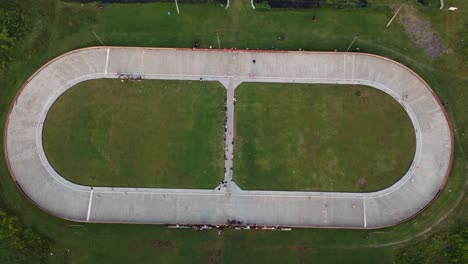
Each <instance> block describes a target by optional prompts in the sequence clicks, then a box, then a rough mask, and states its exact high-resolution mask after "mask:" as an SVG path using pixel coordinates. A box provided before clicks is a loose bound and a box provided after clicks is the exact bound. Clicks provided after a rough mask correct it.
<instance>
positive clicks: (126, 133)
mask: <svg viewBox="0 0 468 264" xmlns="http://www.w3.org/2000/svg"><path fill="white" fill-rule="evenodd" d="M224 94H225V90H224V89H223V88H222V86H221V84H220V83H217V82H199V81H198V82H194V81H192V82H189V81H160V80H157V81H156V80H145V81H140V82H128V83H123V82H121V81H120V80H110V79H99V80H91V81H86V82H83V83H79V84H78V85H76V86H75V87H73V88H72V89H70V90H68V91H67V92H66V93H65V94H63V95H62V96H61V97H59V98H58V100H57V101H56V102H55V103H54V105H53V106H52V108H51V109H50V111H49V113H48V115H47V118H46V123H45V127H44V131H43V138H44V148H45V151H46V155H47V157H48V159H49V161H50V163H51V164H52V166H53V167H54V168H55V169H56V170H57V172H58V173H59V174H60V175H62V176H63V177H65V178H66V179H68V180H70V181H72V182H75V183H79V184H84V185H90V186H132V187H177V188H214V186H216V184H217V182H218V181H219V180H221V179H222V178H223V162H224V159H223V144H222V142H223V129H222V124H223V114H222V111H221V109H222V104H223V100H224Z"/></svg>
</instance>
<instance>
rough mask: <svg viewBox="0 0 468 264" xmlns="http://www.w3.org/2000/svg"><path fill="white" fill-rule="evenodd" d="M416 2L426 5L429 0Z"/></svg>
mask: <svg viewBox="0 0 468 264" xmlns="http://www.w3.org/2000/svg"><path fill="white" fill-rule="evenodd" d="M418 2H419V3H420V4H421V5H425V6H427V5H428V4H429V0H418Z"/></svg>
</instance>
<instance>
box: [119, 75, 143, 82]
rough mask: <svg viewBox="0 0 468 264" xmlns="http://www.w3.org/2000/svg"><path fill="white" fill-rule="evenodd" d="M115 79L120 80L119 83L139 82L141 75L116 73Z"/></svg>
mask: <svg viewBox="0 0 468 264" xmlns="http://www.w3.org/2000/svg"><path fill="white" fill-rule="evenodd" d="M117 77H118V78H119V79H120V80H121V82H128V81H140V80H142V79H143V77H142V76H141V75H136V74H131V73H117Z"/></svg>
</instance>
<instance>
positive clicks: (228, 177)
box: [4, 47, 453, 228]
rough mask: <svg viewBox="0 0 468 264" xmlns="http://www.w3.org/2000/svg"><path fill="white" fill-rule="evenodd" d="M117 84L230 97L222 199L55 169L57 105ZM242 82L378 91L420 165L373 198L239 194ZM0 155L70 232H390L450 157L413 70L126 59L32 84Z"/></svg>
mask: <svg viewBox="0 0 468 264" xmlns="http://www.w3.org/2000/svg"><path fill="white" fill-rule="evenodd" d="M254 61H255V62H254ZM119 74H132V75H134V76H142V77H143V78H144V79H174V80H199V79H200V78H202V79H203V80H215V81H220V82H221V83H222V84H223V85H224V86H225V87H226V89H227V98H226V107H227V109H226V110H227V111H226V117H227V123H226V125H227V130H226V150H225V151H226V160H225V166H226V173H225V178H224V180H225V184H222V185H220V186H219V187H221V188H216V189H214V190H201V189H156V188H112V187H92V186H81V185H76V184H74V183H71V182H69V181H67V180H66V179H64V178H63V177H61V176H60V175H59V174H58V173H57V172H56V171H55V170H54V169H53V168H52V166H51V165H50V164H49V162H48V160H47V158H46V155H45V153H44V149H43V146H42V130H43V123H44V120H45V117H46V115H47V112H48V111H49V109H50V107H51V105H52V104H53V102H54V101H55V100H56V99H57V98H58V97H59V96H60V95H61V94H62V93H64V92H65V91H66V90H67V89H69V88H70V87H72V86H73V85H75V84H77V83H79V82H82V81H85V80H90V79H98V78H117V77H118V75H119ZM242 82H287V83H333V84H364V85H369V86H372V87H374V88H376V89H380V90H382V91H384V92H386V93H388V94H389V95H391V96H392V97H393V98H394V99H395V100H397V101H398V102H399V103H400V104H401V106H402V107H403V108H404V109H405V110H406V112H407V113H408V115H409V117H410V119H411V121H412V123H413V126H414V129H415V137H416V154H415V157H414V160H413V162H412V164H411V166H410V168H409V170H408V171H407V172H406V174H405V175H404V176H403V177H402V178H401V179H400V180H399V181H398V182H396V183H395V184H394V185H392V186H390V187H389V188H387V189H384V190H380V191H377V192H372V193H338V192H282V191H255V190H241V189H240V188H239V187H238V186H237V185H235V183H234V182H232V177H233V175H234V177H235V174H233V171H232V170H231V168H232V167H233V164H232V156H233V154H234V145H233V144H232V142H233V139H234V132H233V131H234V129H233V128H234V100H235V97H234V91H235V88H236V87H237V86H238V85H239V84H240V83H242ZM370 110H371V109H370ZM4 143H5V144H4V146H5V154H6V159H7V163H8V166H9V169H10V172H11V174H12V177H13V178H14V179H15V181H16V183H17V185H18V186H19V188H20V189H21V190H22V191H23V192H24V194H25V195H27V196H28V197H29V198H30V199H31V200H32V201H33V202H34V203H35V204H36V205H37V206H39V207H40V208H42V209H43V210H45V211H47V212H49V213H51V214H53V215H55V216H58V217H61V218H65V219H69V220H72V221H81V222H107V223H116V222H121V223H160V224H224V223H226V221H227V219H235V220H238V221H243V222H244V223H249V224H259V225H281V226H292V227H339V228H379V227H386V226H391V225H395V224H398V223H400V222H402V221H405V220H407V219H408V218H411V217H413V216H414V215H416V214H417V213H419V212H420V211H421V210H423V209H424V208H425V207H426V206H427V205H428V204H429V203H430V202H431V201H432V200H433V199H434V198H435V197H436V196H437V195H438V193H439V192H440V190H441V189H442V188H443V186H444V184H445V181H446V179H447V177H448V174H449V172H450V167H451V163H452V157H453V136H452V133H451V128H450V123H449V121H448V118H447V116H446V113H445V110H444V109H443V107H442V106H441V105H440V103H439V101H438V99H437V98H436V96H435V95H434V94H433V92H432V90H431V89H430V87H429V86H428V85H427V84H426V83H425V82H424V81H423V80H422V79H421V78H419V76H417V75H416V74H415V73H414V72H412V71H411V70H409V69H408V68H406V67H404V66H402V65H400V64H398V63H396V62H394V61H392V60H389V59H386V58H382V57H378V56H374V55H370V54H362V53H323V52H322V53H321V52H274V51H271V52H269V51H257V52H254V51H249V52H246V51H237V50H225V51H220V50H196V51H194V50H191V49H157V48H155V49H152V48H124V47H95V48H87V49H81V50H76V51H72V52H69V53H67V54H64V55H62V56H60V57H58V58H56V59H54V60H52V61H51V62H49V63H47V64H46V65H44V66H43V67H42V68H41V69H39V70H38V71H37V72H36V73H35V74H34V75H33V76H32V77H31V78H30V79H29V80H28V81H27V82H26V83H25V85H24V86H23V88H22V90H21V91H20V92H19V93H18V95H17V97H16V98H15V100H14V102H13V103H12V105H11V109H10V113H9V115H8V118H7V126H6V127H5V134H4ZM252 176H254V175H252Z"/></svg>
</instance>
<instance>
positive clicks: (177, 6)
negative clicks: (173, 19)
mask: <svg viewBox="0 0 468 264" xmlns="http://www.w3.org/2000/svg"><path fill="white" fill-rule="evenodd" d="M174 2H175V7H176V9H177V14H178V15H180V12H179V5H178V4H177V0H174Z"/></svg>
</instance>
